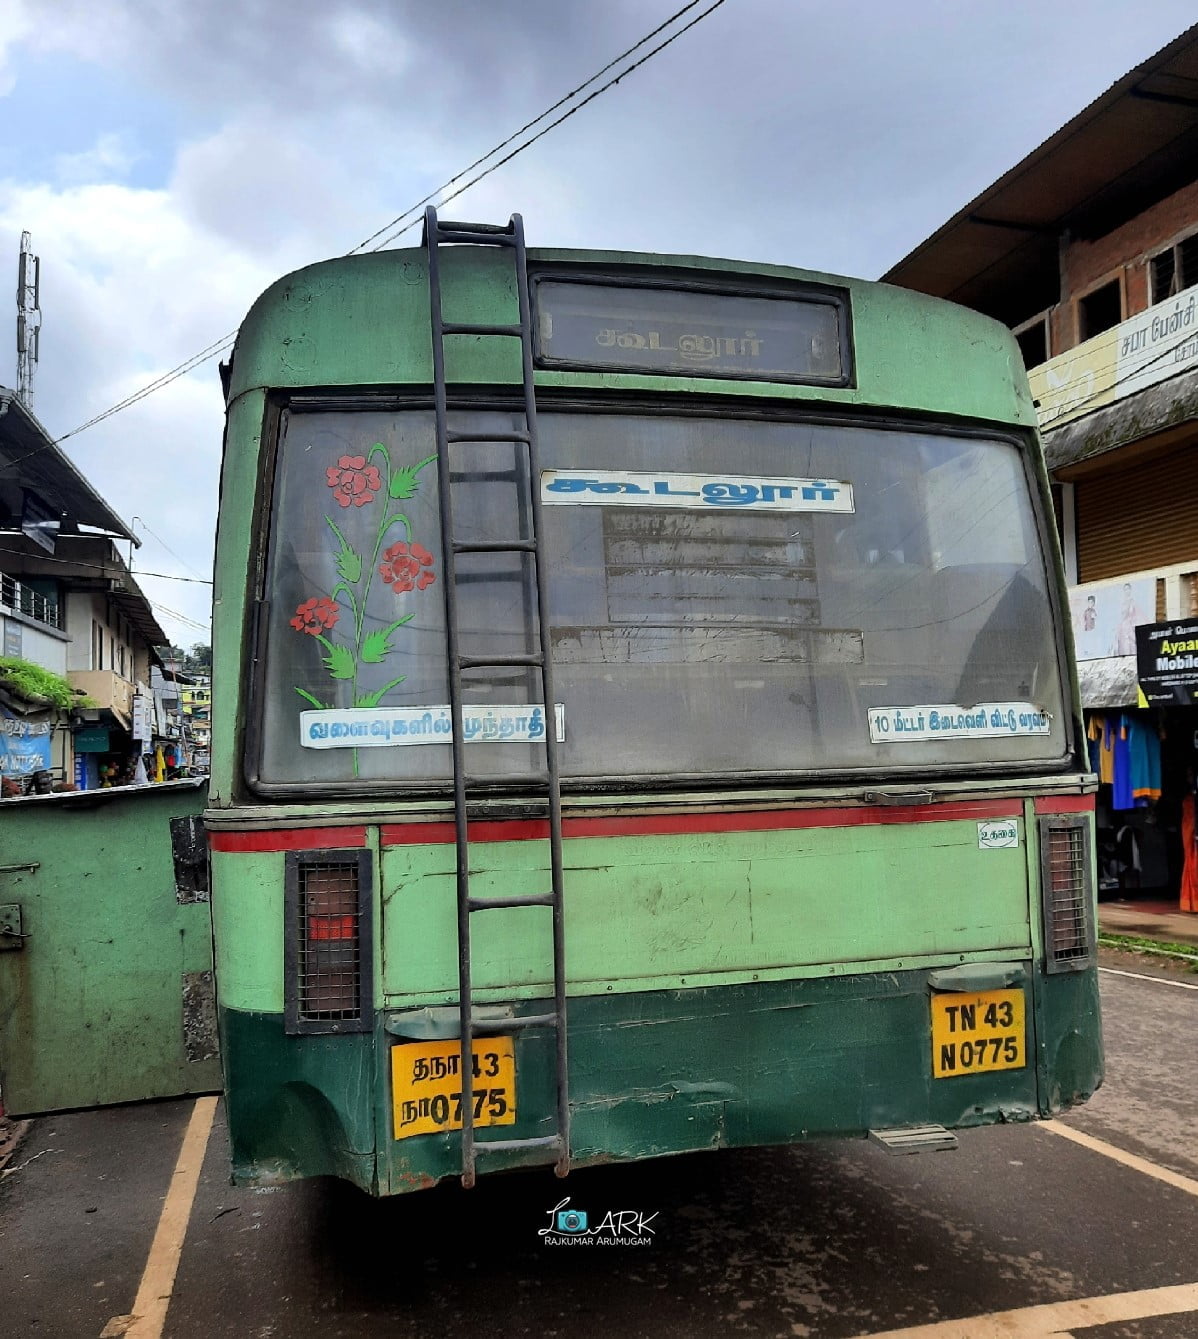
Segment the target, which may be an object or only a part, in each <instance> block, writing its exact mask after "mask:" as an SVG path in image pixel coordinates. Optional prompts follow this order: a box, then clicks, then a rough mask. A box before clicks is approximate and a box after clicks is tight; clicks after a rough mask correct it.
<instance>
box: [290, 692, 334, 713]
mask: <svg viewBox="0 0 1198 1339" xmlns="http://www.w3.org/2000/svg"><path fill="white" fill-rule="evenodd" d="M295 691H296V692H297V693H298V694H299V695H300V697H302V698H303V699H304V701H305V702H311V703H312V705H313V706H314V707H319V708H320V710H321V711H328V709H329V708H328V706H327V705H326V704H325V703H324V702H322V701H321V700H320V698H318V697H313V696H312V694H311V693H309V692H308V690H307V689H306V688H297V689H296V690H295Z"/></svg>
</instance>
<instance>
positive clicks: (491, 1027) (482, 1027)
mask: <svg viewBox="0 0 1198 1339" xmlns="http://www.w3.org/2000/svg"><path fill="white" fill-rule="evenodd" d="M557 1026H558V1018H557V1014H525V1015H524V1017H523V1018H479V1019H473V1018H472V1019H471V1020H470V1031H471V1032H507V1031H508V1030H509V1029H511V1028H526V1027H557Z"/></svg>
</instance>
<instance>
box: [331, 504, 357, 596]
mask: <svg viewBox="0 0 1198 1339" xmlns="http://www.w3.org/2000/svg"><path fill="white" fill-rule="evenodd" d="M324 519H325V524H326V525H327V526H328V527H329V529H330V530H331V531H332V532H333V534H334V535H336V536H337V543H338V545H339V547H340V552H339V553H338V554H337V572H338V575H339V576H341V577H342V578H344V580H346V581H350V582H356V581H357V580H358V579H359V578H360V577H361V575H362V558H361V556H360V555H359V554H358V553H357V551H356V550H355V549H354V546H353V545H352V544H351V543H350V542H349V540H348V539H346V537H345V536H344V535H343V534H342V533H341V531H340V530H339V529H338V528H337V522H336V521H334V520H333V518H332V517H331V516H326V517H325V518H324Z"/></svg>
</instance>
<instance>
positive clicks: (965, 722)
mask: <svg viewBox="0 0 1198 1339" xmlns="http://www.w3.org/2000/svg"><path fill="white" fill-rule="evenodd" d="M1051 728H1052V718H1051V717H1050V716H1049V714H1048V712H1046V711H1041V710H1040V708H1039V707H1033V706H1032V704H1031V703H1030V702H983V703H981V704H980V705H978V706H976V707H957V706H935V707H931V706H925V707H871V708H870V712H869V739H870V743H872V744H908V743H924V742H926V741H927V740H930V739H1009V738H1011V737H1012V736H1014V735H1046V734H1048V732H1049V730H1050V729H1051Z"/></svg>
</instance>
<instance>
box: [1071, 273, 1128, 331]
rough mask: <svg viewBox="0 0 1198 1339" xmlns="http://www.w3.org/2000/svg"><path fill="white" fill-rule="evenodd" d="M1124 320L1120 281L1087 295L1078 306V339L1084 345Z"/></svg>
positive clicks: (1112, 282)
mask: <svg viewBox="0 0 1198 1339" xmlns="http://www.w3.org/2000/svg"><path fill="white" fill-rule="evenodd" d="M1122 320H1123V293H1122V291H1121V289H1120V286H1119V280H1118V279H1112V280H1111V282H1110V283H1109V284H1103V286H1102V287H1101V288H1096V289H1095V290H1094V291H1093V292H1092V293H1087V294H1086V296H1085V297H1084V298H1081V299H1079V301H1078V304H1077V337H1078V340H1079V342H1082V343H1084V342H1085V341H1086V340H1088V339H1093V338H1094V336H1095V335H1101V334H1102V332H1103V331H1104V330H1110V329H1111V328H1112V326H1117V325H1118V324H1119V322H1120V321H1122Z"/></svg>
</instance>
